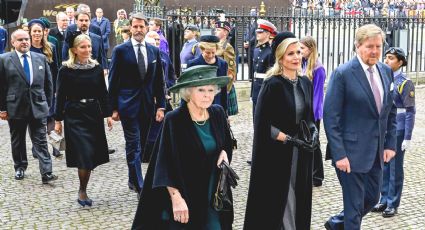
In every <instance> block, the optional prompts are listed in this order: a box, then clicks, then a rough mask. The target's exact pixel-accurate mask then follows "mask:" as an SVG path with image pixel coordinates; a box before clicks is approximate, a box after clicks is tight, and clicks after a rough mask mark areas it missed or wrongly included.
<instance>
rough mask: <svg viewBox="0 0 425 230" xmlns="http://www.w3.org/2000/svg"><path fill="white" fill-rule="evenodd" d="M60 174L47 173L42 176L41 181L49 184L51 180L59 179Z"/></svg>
mask: <svg viewBox="0 0 425 230" xmlns="http://www.w3.org/2000/svg"><path fill="white" fill-rule="evenodd" d="M57 179H58V176H56V175H53V174H52V173H46V174H44V175H43V176H41V181H42V182H43V184H48V183H49V182H50V181H54V180H57Z"/></svg>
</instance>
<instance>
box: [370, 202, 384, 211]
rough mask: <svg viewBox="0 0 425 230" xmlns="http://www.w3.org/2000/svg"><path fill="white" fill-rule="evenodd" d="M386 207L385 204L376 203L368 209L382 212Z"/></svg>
mask: <svg viewBox="0 0 425 230" xmlns="http://www.w3.org/2000/svg"><path fill="white" fill-rule="evenodd" d="M386 208H387V204H381V203H378V204H376V205H375V206H374V207H373V208H372V210H370V211H371V212H383V211H384V210H385V209H386Z"/></svg>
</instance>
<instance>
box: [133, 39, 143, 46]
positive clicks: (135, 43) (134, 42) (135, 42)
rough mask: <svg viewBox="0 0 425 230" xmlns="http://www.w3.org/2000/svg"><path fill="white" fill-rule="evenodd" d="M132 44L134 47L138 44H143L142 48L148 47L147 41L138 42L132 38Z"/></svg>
mask: <svg viewBox="0 0 425 230" xmlns="http://www.w3.org/2000/svg"><path fill="white" fill-rule="evenodd" d="M131 44H132V45H133V46H137V45H138V44H142V46H144V47H146V42H145V40H143V41H142V42H138V41H136V39H134V38H131Z"/></svg>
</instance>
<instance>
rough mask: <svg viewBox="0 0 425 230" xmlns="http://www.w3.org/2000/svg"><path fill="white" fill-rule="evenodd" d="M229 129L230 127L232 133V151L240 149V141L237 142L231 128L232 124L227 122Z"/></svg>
mask: <svg viewBox="0 0 425 230" xmlns="http://www.w3.org/2000/svg"><path fill="white" fill-rule="evenodd" d="M227 127H229V131H230V138H231V139H232V149H233V150H235V149H238V140H236V138H235V136H234V135H233V131H232V129H231V128H230V124H229V122H227Z"/></svg>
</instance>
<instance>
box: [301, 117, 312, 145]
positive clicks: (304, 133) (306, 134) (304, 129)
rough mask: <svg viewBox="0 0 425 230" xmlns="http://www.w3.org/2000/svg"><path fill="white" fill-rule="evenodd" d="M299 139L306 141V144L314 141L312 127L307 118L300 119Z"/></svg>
mask: <svg viewBox="0 0 425 230" xmlns="http://www.w3.org/2000/svg"><path fill="white" fill-rule="evenodd" d="M298 139H300V140H302V141H304V142H305V143H306V144H311V143H312V139H313V138H312V136H311V132H310V128H309V127H308V125H307V122H306V121H305V120H301V121H300V130H299V132H298Z"/></svg>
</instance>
